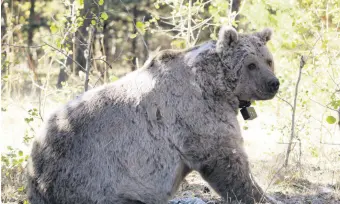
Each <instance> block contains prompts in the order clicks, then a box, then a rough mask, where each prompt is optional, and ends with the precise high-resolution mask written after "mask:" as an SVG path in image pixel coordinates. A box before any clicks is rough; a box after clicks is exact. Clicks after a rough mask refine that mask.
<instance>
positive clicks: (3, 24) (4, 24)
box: [1, 3, 7, 87]
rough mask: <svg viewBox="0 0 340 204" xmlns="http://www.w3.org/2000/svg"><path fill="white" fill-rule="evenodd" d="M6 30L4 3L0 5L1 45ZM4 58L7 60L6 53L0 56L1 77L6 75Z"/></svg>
mask: <svg viewBox="0 0 340 204" xmlns="http://www.w3.org/2000/svg"><path fill="white" fill-rule="evenodd" d="M6 28H7V15H6V10H5V6H4V3H2V4H1V44H2V42H3V40H4V35H5V34H6ZM6 58H7V52H3V53H2V54H1V62H2V63H1V75H5V74H6V68H7V66H6V65H5V64H6V63H4V62H5V61H6ZM2 87H4V86H2Z"/></svg>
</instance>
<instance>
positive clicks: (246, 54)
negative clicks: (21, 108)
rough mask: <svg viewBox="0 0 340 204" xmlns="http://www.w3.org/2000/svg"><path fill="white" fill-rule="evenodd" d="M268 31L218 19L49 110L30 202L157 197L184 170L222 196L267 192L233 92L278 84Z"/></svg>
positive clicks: (158, 202) (250, 197)
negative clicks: (219, 23)
mask: <svg viewBox="0 0 340 204" xmlns="http://www.w3.org/2000/svg"><path fill="white" fill-rule="evenodd" d="M271 35H272V31H271V30H270V29H264V30H263V31H260V32H254V33H250V34H241V33H238V32H237V31H236V30H235V29H233V28H231V27H227V26H224V27H222V28H221V29H220V32H219V35H218V39H217V40H211V41H208V42H206V43H203V44H201V45H199V46H196V47H193V48H190V49H186V50H182V51H174V50H172V51H171V50H168V51H161V52H159V53H157V54H156V55H155V56H153V57H151V58H150V59H149V60H147V62H146V63H145V64H144V66H143V67H142V68H140V69H137V70H136V71H134V72H131V73H129V74H127V75H126V76H124V77H122V78H120V79H119V80H117V81H116V82H113V83H111V84H107V85H103V86H101V87H97V88H94V89H92V90H89V91H88V92H85V93H83V94H82V95H81V96H79V97H78V98H76V99H74V100H72V101H70V102H68V103H67V104H66V105H64V106H62V107H61V108H59V109H58V110H56V111H55V112H54V113H53V114H52V115H51V116H50V117H49V119H48V120H47V121H46V122H45V125H44V126H43V128H42V131H41V133H40V134H39V136H37V137H36V138H35V140H34V143H33V147H32V151H31V156H30V159H29V163H28V199H29V201H30V203H32V204H43V203H45V204H52V203H61V204H62V203H96V204H106V203H115V204H137V203H138V204H142V203H144V204H146V203H147V204H162V203H167V202H168V200H169V199H170V198H171V197H172V196H173V195H174V193H175V192H176V190H177V189H178V187H179V184H180V183H181V181H182V180H183V179H184V178H185V176H186V175H187V174H188V173H190V172H191V171H198V172H199V173H200V174H201V176H202V178H203V179H205V180H206V181H207V182H208V183H209V185H210V186H211V187H212V188H213V189H214V190H215V191H216V192H217V193H218V194H219V195H221V197H222V198H223V199H225V200H229V201H230V200H232V201H237V202H243V203H247V204H251V203H255V202H274V201H273V199H271V198H270V197H269V196H266V195H265V194H264V192H263V190H262V189H261V187H260V186H259V185H258V184H257V183H256V182H255V181H254V179H253V177H252V174H251V171H250V167H249V162H248V158H247V155H246V152H245V150H244V147H243V138H242V135H241V131H240V126H239V123H238V120H237V115H238V108H239V103H240V101H250V100H269V99H272V98H273V97H274V96H275V95H276V93H277V92H278V89H279V85H280V83H279V80H278V79H277V78H276V76H275V74H274V61H273V56H272V54H271V53H270V52H269V50H268V48H267V46H266V43H267V42H268V41H269V40H270V38H271Z"/></svg>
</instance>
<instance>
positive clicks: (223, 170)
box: [199, 148, 268, 204]
mask: <svg viewBox="0 0 340 204" xmlns="http://www.w3.org/2000/svg"><path fill="white" fill-rule="evenodd" d="M215 153H216V154H215V155H214V156H210V157H208V158H207V159H206V161H204V162H203V163H201V166H200V169H199V172H200V173H201V175H202V177H203V178H204V179H205V180H206V181H207V182H208V183H209V184H210V185H211V187H212V188H214V189H215V191H217V192H218V193H219V194H220V195H221V196H222V197H223V198H224V199H225V200H226V201H238V202H242V203H246V204H251V203H257V202H268V199H267V198H266V196H265V195H264V192H263V190H262V189H261V187H259V185H258V184H257V183H256V182H255V181H254V179H253V177H252V175H251V172H250V169H249V162H248V158H247V155H246V153H245V152H244V150H243V149H241V148H223V149H222V150H220V151H215Z"/></svg>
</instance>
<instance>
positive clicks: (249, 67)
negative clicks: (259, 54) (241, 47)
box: [248, 63, 256, 70]
mask: <svg viewBox="0 0 340 204" xmlns="http://www.w3.org/2000/svg"><path fill="white" fill-rule="evenodd" d="M248 69H249V70H254V69H256V65H255V64H254V63H251V64H249V65H248Z"/></svg>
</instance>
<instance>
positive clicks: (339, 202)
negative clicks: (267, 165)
mask: <svg viewBox="0 0 340 204" xmlns="http://www.w3.org/2000/svg"><path fill="white" fill-rule="evenodd" d="M277 187H278V186H275V185H274V186H273V189H276V190H277ZM339 188H340V185H333V186H331V185H328V186H322V185H316V184H313V183H311V182H308V181H306V180H300V181H295V182H291V186H290V187H289V188H288V187H286V190H283V191H270V190H268V194H269V195H270V196H271V197H273V198H275V199H276V200H277V201H280V202H281V203H287V204H340V195H339ZM293 191H294V192H295V193H293ZM175 197H176V198H186V197H197V198H200V199H202V200H203V201H204V202H206V203H207V204H222V203H223V204H224V203H227V202H222V200H221V198H220V197H219V196H218V195H217V194H216V192H214V190H213V189H212V188H211V187H210V186H209V185H208V184H207V183H206V182H205V181H204V180H203V179H202V178H201V176H200V175H199V173H198V172H192V173H191V174H189V175H188V176H187V177H186V179H185V181H184V182H182V184H181V186H180V189H179V191H178V193H177V194H176V195H175ZM234 203H238V202H234Z"/></svg>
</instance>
